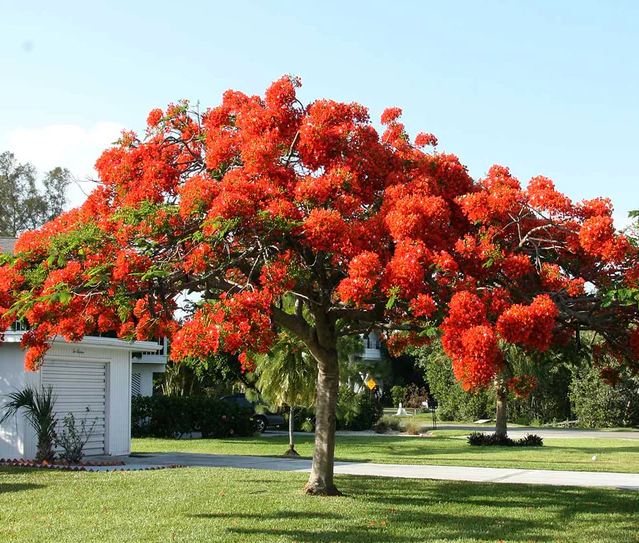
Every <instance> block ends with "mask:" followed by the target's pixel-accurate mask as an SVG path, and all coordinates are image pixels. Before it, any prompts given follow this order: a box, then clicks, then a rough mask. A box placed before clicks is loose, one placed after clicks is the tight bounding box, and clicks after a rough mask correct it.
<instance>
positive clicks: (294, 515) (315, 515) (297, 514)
mask: <svg viewBox="0 0 639 543" xmlns="http://www.w3.org/2000/svg"><path fill="white" fill-rule="evenodd" d="M189 517H190V518H201V519H213V518H221V519H224V518H229V519H240V518H242V519H255V520H295V519H303V520H310V519H342V518H344V516H343V515H336V514H334V513H321V512H316V511H308V512H301V511H277V512H275V513H268V514H265V513H232V512H230V513H229V512H222V513H219V512H217V513H197V514H195V515H189Z"/></svg>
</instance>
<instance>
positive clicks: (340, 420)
mask: <svg viewBox="0 0 639 543" xmlns="http://www.w3.org/2000/svg"><path fill="white" fill-rule="evenodd" d="M383 412H384V410H383V408H382V406H381V404H380V402H379V399H378V398H377V396H376V395H375V394H373V393H371V392H367V391H364V392H359V393H356V392H353V391H352V390H350V389H349V388H347V387H342V388H340V390H339V395H338V400H337V428H338V430H370V429H371V428H372V427H373V425H374V424H375V423H376V422H377V421H378V420H379V419H380V417H381V416H382V414H383Z"/></svg>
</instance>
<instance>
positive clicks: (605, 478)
mask: <svg viewBox="0 0 639 543" xmlns="http://www.w3.org/2000/svg"><path fill="white" fill-rule="evenodd" d="M122 460H124V462H125V463H126V465H127V466H126V467H127V468H128V469H150V468H153V467H160V466H170V465H176V464H178V465H181V466H185V467H220V468H221V467H224V468H243V469H265V470H273V471H295V472H309V471H310V469H311V461H310V460H303V459H291V458H269V457H261V456H234V455H217V454H195V453H148V454H138V455H135V456H128V457H122ZM107 469H109V468H104V470H107ZM95 471H102V469H96V470H95ZM335 473H338V474H349V475H368V476H377V477H398V478H406V479H439V480H448V481H471V482H482V483H518V484H540V485H552V486H590V487H612V488H624V489H633V490H639V473H606V472H587V471H551V470H522V469H502V468H467V467H458V466H414V465H402V464H372V463H367V462H336V463H335Z"/></svg>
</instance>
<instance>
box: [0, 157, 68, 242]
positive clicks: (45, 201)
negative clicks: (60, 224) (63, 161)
mask: <svg viewBox="0 0 639 543" xmlns="http://www.w3.org/2000/svg"><path fill="white" fill-rule="evenodd" d="M70 181H71V174H70V173H69V170H67V169H63V168H59V167H58V168H54V169H53V170H51V171H49V172H47V173H46V174H45V176H44V179H43V180H42V187H39V186H38V182H37V172H36V169H35V168H34V166H33V165H32V164H29V163H26V164H19V163H18V162H17V161H16V159H15V157H14V155H13V154H12V153H10V152H4V153H2V154H0V236H8V237H15V236H17V235H18V234H21V233H22V232H24V231H26V230H33V229H35V228H38V227H40V226H42V225H43V224H44V223H46V222H47V221H50V220H51V219H53V218H55V217H57V216H58V215H60V213H62V209H63V208H64V205H65V204H66V195H65V193H66V189H67V187H68V186H69V183H70Z"/></svg>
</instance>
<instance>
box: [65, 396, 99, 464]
mask: <svg viewBox="0 0 639 543" xmlns="http://www.w3.org/2000/svg"><path fill="white" fill-rule="evenodd" d="M86 410H87V415H86V416H85V417H84V418H83V419H82V421H81V422H80V427H79V428H78V427H77V426H76V423H75V417H74V415H73V413H68V414H67V416H66V417H64V418H63V419H62V426H63V428H62V430H60V432H59V434H57V435H56V436H55V437H54V442H55V444H56V446H57V447H60V448H61V449H62V452H61V453H59V454H58V456H59V457H60V460H62V461H63V462H68V463H69V464H77V463H79V462H81V461H82V458H83V457H84V446H85V445H86V444H87V442H88V441H89V439H91V436H92V435H93V430H94V429H95V425H96V423H97V419H93V424H91V426H90V428H88V429H87V416H88V413H89V411H90V409H89V408H88V407H87V408H86Z"/></svg>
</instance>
